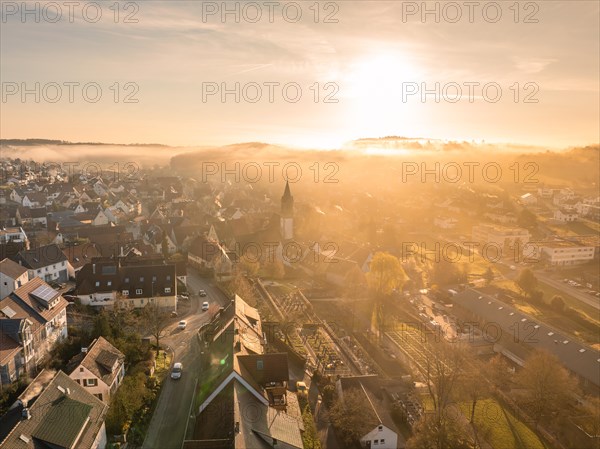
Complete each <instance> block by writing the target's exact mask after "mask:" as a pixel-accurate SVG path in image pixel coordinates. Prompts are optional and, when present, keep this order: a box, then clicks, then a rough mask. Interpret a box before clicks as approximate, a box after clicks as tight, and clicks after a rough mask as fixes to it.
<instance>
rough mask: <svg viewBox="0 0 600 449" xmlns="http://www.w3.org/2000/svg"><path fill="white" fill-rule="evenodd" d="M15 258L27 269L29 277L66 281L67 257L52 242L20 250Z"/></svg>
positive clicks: (47, 280) (48, 280)
mask: <svg viewBox="0 0 600 449" xmlns="http://www.w3.org/2000/svg"><path fill="white" fill-rule="evenodd" d="M17 259H18V262H19V263H20V264H21V265H23V266H24V267H25V268H27V270H28V271H29V279H33V278H34V277H36V276H37V277H40V278H42V279H44V280H45V281H46V282H50V281H54V282H67V280H68V279H69V275H68V270H67V258H66V257H65V255H64V254H63V252H62V250H61V249H60V248H59V247H58V245H56V244H54V243H51V244H50V245H45V246H40V247H39V248H35V249H30V250H26V251H21V252H19V254H18V255H17Z"/></svg>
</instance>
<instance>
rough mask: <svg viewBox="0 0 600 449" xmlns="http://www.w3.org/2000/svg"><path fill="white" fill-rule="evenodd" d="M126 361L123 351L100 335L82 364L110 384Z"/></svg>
mask: <svg viewBox="0 0 600 449" xmlns="http://www.w3.org/2000/svg"><path fill="white" fill-rule="evenodd" d="M124 361H125V356H124V355H123V353H122V352H121V351H119V350H118V349H117V348H115V347H114V346H113V345H111V344H110V343H109V342H108V341H107V340H106V339H105V338H103V337H98V339H97V340H96V341H94V342H93V343H92V345H91V346H90V347H89V348H88V352H87V354H86V355H85V357H84V358H83V360H82V361H81V363H80V365H81V366H84V367H85V368H87V369H88V370H89V371H90V372H92V373H93V374H94V375H95V376H96V377H97V378H98V379H102V382H104V383H105V384H106V385H108V386H110V385H112V383H113V381H114V379H115V377H116V376H117V374H118V373H119V367H120V366H121V365H122V364H123V362H124ZM117 362H118V364H117V366H116V367H115V370H114V371H113V370H112V368H113V366H115V364H116V363H117Z"/></svg>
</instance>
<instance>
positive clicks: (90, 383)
mask: <svg viewBox="0 0 600 449" xmlns="http://www.w3.org/2000/svg"><path fill="white" fill-rule="evenodd" d="M83 386H84V387H97V386H98V379H83Z"/></svg>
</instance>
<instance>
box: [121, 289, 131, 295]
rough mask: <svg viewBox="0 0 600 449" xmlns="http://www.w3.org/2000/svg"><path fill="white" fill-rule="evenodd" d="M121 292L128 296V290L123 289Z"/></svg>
mask: <svg viewBox="0 0 600 449" xmlns="http://www.w3.org/2000/svg"><path fill="white" fill-rule="evenodd" d="M121 293H122V294H123V296H129V290H123V291H122V292H121Z"/></svg>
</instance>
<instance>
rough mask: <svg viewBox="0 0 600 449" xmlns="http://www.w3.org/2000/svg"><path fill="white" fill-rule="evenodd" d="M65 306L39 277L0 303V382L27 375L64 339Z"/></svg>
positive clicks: (62, 299)
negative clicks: (0, 353)
mask: <svg viewBox="0 0 600 449" xmlns="http://www.w3.org/2000/svg"><path fill="white" fill-rule="evenodd" d="M67 304H68V303H67V301H66V300H65V299H64V298H63V297H62V296H61V295H60V293H59V292H58V291H56V290H54V289H53V288H52V287H50V286H49V285H48V284H46V283H45V282H44V281H43V280H42V279H40V278H34V279H32V280H31V281H29V282H27V283H26V284H24V285H22V286H21V287H19V288H17V289H16V290H15V291H14V292H12V293H11V294H10V295H8V296H7V297H5V298H3V299H1V300H0V329H1V332H2V338H0V340H1V341H2V343H1V347H2V360H0V373H1V374H2V379H3V382H10V381H14V380H15V379H16V378H18V377H19V376H20V375H21V374H22V373H24V372H30V370H32V369H34V368H35V367H36V366H38V365H39V364H40V363H41V362H42V361H43V360H45V359H46V358H47V356H48V354H49V351H50V350H51V349H52V347H53V346H54V344H55V343H56V342H57V341H59V340H62V339H64V338H66V337H67V336H68V333H67Z"/></svg>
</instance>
